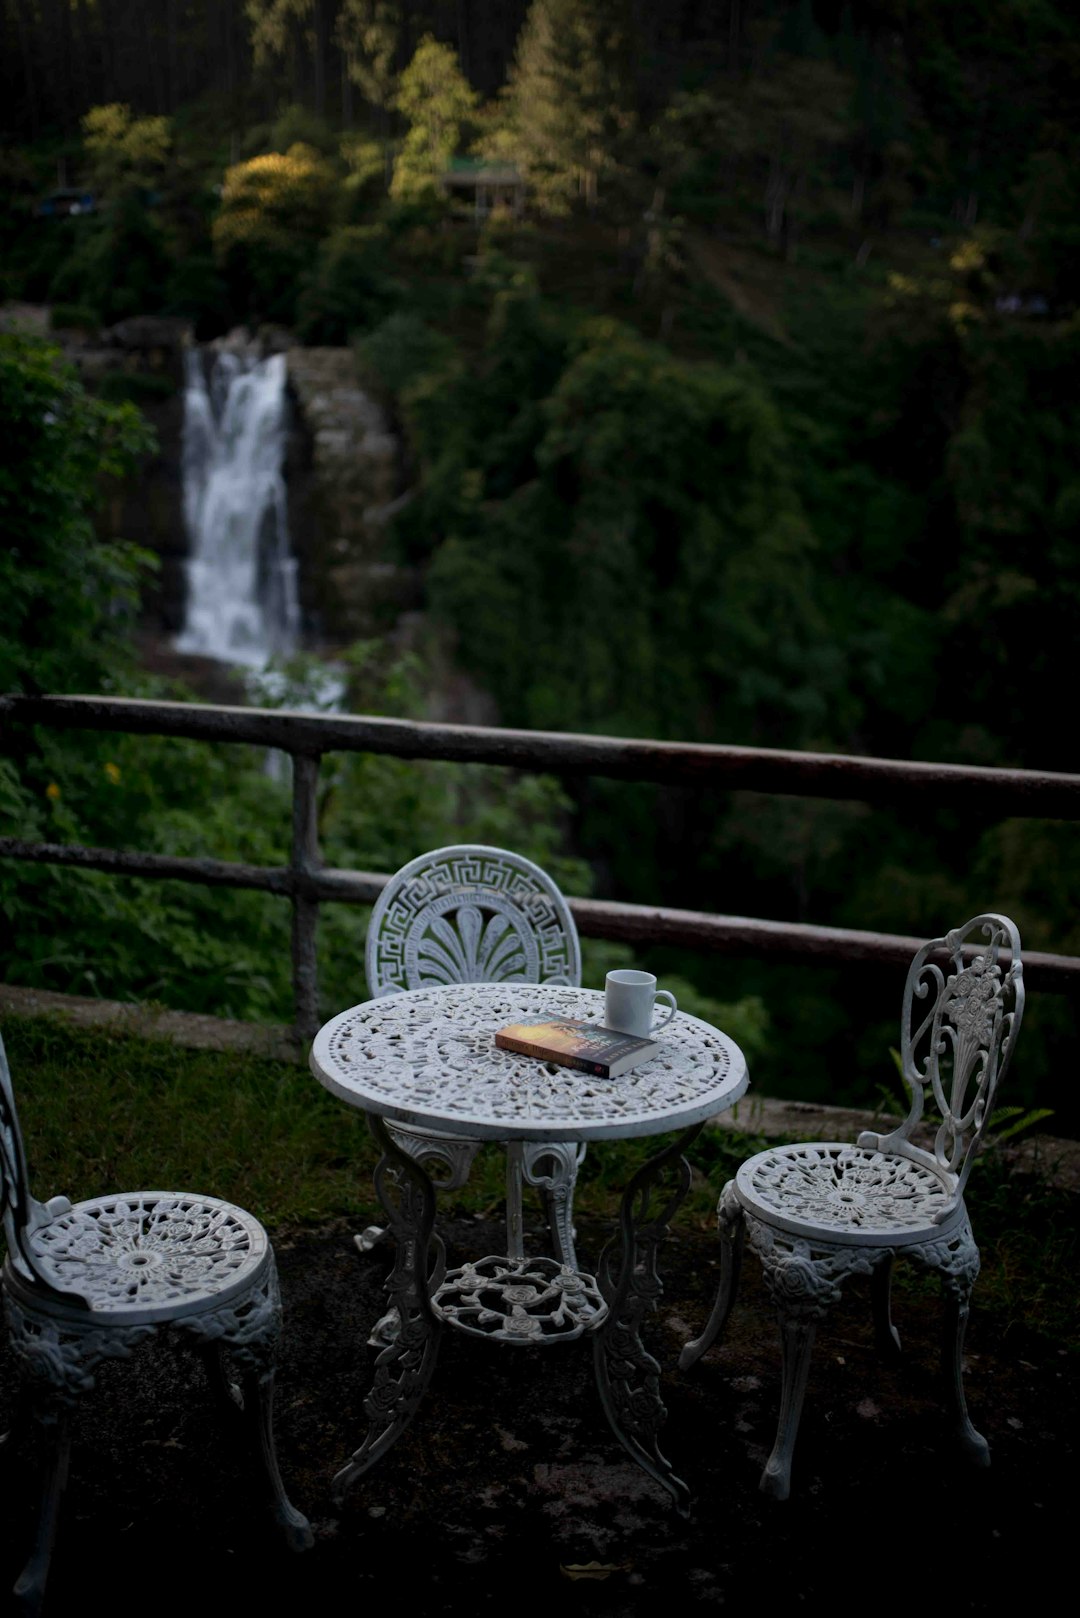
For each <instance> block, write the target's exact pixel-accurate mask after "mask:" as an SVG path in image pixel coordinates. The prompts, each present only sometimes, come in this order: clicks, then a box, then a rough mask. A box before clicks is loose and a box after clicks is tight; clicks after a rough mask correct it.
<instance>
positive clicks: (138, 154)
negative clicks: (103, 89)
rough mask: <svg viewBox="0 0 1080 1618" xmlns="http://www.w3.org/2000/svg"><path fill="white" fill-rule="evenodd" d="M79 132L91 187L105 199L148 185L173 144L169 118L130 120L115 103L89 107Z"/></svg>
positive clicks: (124, 108) (126, 110)
mask: <svg viewBox="0 0 1080 1618" xmlns="http://www.w3.org/2000/svg"><path fill="white" fill-rule="evenodd" d="M82 131H83V146H84V148H85V150H86V153H87V156H88V157H89V159H90V164H91V169H92V172H93V177H94V184H95V185H96V186H97V188H98V190H99V191H101V192H103V193H104V194H105V195H107V196H111V195H115V194H116V192H117V191H119V190H121V189H125V188H127V187H131V186H135V187H138V186H148V185H150V184H151V183H152V182H153V180H154V179H155V177H156V176H157V174H158V173H159V172H160V170H161V169H162V168H163V167H164V165H165V162H166V160H167V159H168V156H169V147H170V145H171V142H172V132H171V128H170V124H169V120H168V118H133V117H132V115H131V108H130V107H128V106H125V105H124V104H123V103H122V102H118V101H113V102H110V103H109V104H108V105H107V106H103V107H91V108H90V111H89V112H88V113H87V114H86V116H85V118H84V119H83V121H82Z"/></svg>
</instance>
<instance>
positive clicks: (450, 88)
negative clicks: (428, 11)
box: [391, 34, 477, 197]
mask: <svg viewBox="0 0 1080 1618" xmlns="http://www.w3.org/2000/svg"><path fill="white" fill-rule="evenodd" d="M476 100H477V98H476V92H475V91H474V90H473V89H472V87H471V86H470V84H469V82H468V80H467V79H466V77H465V75H464V74H463V73H462V71H461V67H460V64H459V63H458V59H457V53H456V51H454V50H453V49H452V48H451V47H450V46H449V45H440V43H439V41H438V40H437V39H435V38H434V37H433V36H432V35H431V34H425V35H424V37H423V39H422V40H421V41H420V43H419V45H418V46H417V47H416V54H415V56H414V57H413V59H412V61H411V62H410V63H409V65H408V67H407V68H406V69H405V71H404V72H403V73H402V75H401V85H400V87H399V89H398V94H397V102H396V105H397V108H398V110H399V112H402V113H404V115H405V117H406V118H407V119H408V121H409V129H408V133H407V134H406V136H405V139H404V141H403V142H402V146H401V151H400V152H399V154H398V158H397V162H396V163H395V164H394V178H393V182H392V185H391V191H392V192H393V194H394V195H395V196H400V197H403V196H415V195H417V194H418V193H420V192H424V191H430V190H432V189H433V187H434V185H435V182H436V180H437V179H438V177H439V175H440V174H442V173H443V171H444V170H445V169H446V167H447V165H448V163H449V162H450V159H451V158H452V157H453V156H454V154H455V152H457V151H459V150H460V149H461V146H462V143H463V140H464V134H463V130H464V129H465V127H466V126H467V125H468V124H469V123H470V121H471V120H472V117H473V115H474V113H475V110H476Z"/></svg>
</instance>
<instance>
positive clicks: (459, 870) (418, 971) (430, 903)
mask: <svg viewBox="0 0 1080 1618" xmlns="http://www.w3.org/2000/svg"><path fill="white" fill-rule="evenodd" d="M366 968H367V980H368V989H369V991H370V993H371V996H372V998H373V999H377V998H378V997H379V996H381V995H386V994H397V993H400V992H401V991H403V990H407V989H422V988H430V987H433V986H435V985H438V984H449V983H510V982H518V983H551V984H571V985H576V984H579V983H580V982H581V948H580V945H579V943H578V934H577V928H576V926H575V925H574V918H573V916H572V915H571V914H570V908H569V906H568V905H567V903H566V900H565V899H564V898H563V896H562V894H561V893H560V892H559V889H558V888H557V887H556V885H555V883H554V882H553V881H552V880H551V878H550V877H549V876H548V874H547V873H546V871H543V870H541V868H540V867H539V866H538V865H534V864H533V862H532V860H527V859H525V858H524V857H523V856H522V855H520V854H514V853H511V852H510V851H509V850H508V849H505V848H489V847H486V846H485V845H483V844H479V843H461V844H457V845H455V846H453V847H450V848H436V849H433V850H431V852H429V853H427V854H421V855H420V856H419V857H418V858H417V859H414V860H410V861H409V863H408V864H407V865H403V866H402V867H401V869H400V870H399V871H398V872H397V873H396V875H394V876H392V877H391V878H390V881H389V882H388V883H387V885H386V887H385V888H384V889H383V891H382V893H381V894H380V895H379V899H378V902H377V903H376V905H375V907H374V909H373V911H372V914H371V922H370V925H369V927H368V934H367V949H366ZM390 1133H391V1134H392V1135H393V1137H394V1140H395V1141H396V1142H397V1143H398V1145H399V1146H400V1147H401V1148H402V1149H403V1150H404V1151H406V1152H408V1153H409V1155H410V1156H411V1157H413V1158H415V1159H416V1160H417V1161H419V1162H420V1163H421V1164H423V1165H424V1166H425V1167H428V1168H431V1167H436V1168H439V1169H441V1170H442V1174H441V1176H440V1178H439V1179H438V1181H437V1182H436V1183H437V1185H438V1186H439V1187H440V1188H441V1189H445V1190H450V1189H455V1188H457V1187H459V1186H462V1185H464V1184H465V1182H466V1180H467V1179H468V1175H469V1169H470V1167H471V1165H472V1161H473V1158H474V1157H475V1156H476V1153H477V1151H478V1150H479V1142H478V1141H476V1140H466V1139H463V1138H461V1137H458V1136H454V1135H444V1134H442V1133H437V1132H436V1131H435V1130H430V1129H418V1128H415V1127H411V1126H410V1127H408V1128H406V1127H405V1126H404V1125H402V1124H394V1125H393V1127H392V1128H391V1131H390ZM506 1152H507V1175H506V1220H507V1252H508V1254H509V1256H510V1257H518V1258H520V1257H524V1248H523V1245H522V1242H523V1235H522V1207H521V1198H522V1183H523V1182H524V1183H525V1184H528V1185H531V1186H534V1187H537V1188H538V1189H539V1190H540V1191H542V1192H543V1193H544V1195H545V1198H546V1202H547V1212H548V1218H549V1221H550V1224H551V1232H552V1239H553V1242H554V1246H555V1251H556V1254H557V1255H558V1257H559V1258H560V1259H561V1260H562V1262H563V1263H565V1264H568V1265H570V1266H571V1268H573V1269H576V1268H577V1260H576V1258H575V1254H574V1233H573V1195H574V1184H575V1182H576V1180H577V1171H578V1166H579V1164H580V1163H581V1160H582V1158H583V1157H584V1155H585V1148H584V1146H579V1145H577V1144H572V1143H552V1144H549V1143H539V1142H534V1141H515V1142H512V1143H509V1144H508V1145H507V1147H506ZM379 1234H380V1233H379V1232H378V1231H377V1229H376V1228H374V1227H373V1228H372V1229H371V1230H369V1231H366V1232H365V1233H364V1235H363V1236H361V1237H358V1238H357V1240H358V1243H359V1245H360V1246H361V1248H366V1247H368V1246H370V1245H371V1244H372V1242H373V1241H374V1240H376V1239H377V1238H378V1235H379Z"/></svg>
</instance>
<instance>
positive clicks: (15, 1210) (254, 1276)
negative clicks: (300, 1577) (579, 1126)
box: [0, 1039, 312, 1612]
mask: <svg viewBox="0 0 1080 1618" xmlns="http://www.w3.org/2000/svg"><path fill="white" fill-rule="evenodd" d="M0 1212H2V1215H3V1226H4V1235H5V1237H6V1239H7V1249H8V1252H7V1262H6V1264H5V1265H4V1271H3V1292H4V1313H5V1316H6V1320H7V1327H8V1333H9V1336H10V1340H11V1346H12V1350H13V1352H14V1356H15V1360H16V1363H17V1365H18V1367H19V1371H20V1374H21V1377H22V1381H23V1385H24V1391H25V1393H26V1395H27V1398H26V1404H27V1406H28V1408H29V1413H30V1414H31V1415H32V1417H33V1418H34V1421H35V1424H36V1426H37V1427H38V1429H39V1430H40V1432H41V1433H42V1434H43V1436H44V1437H46V1438H47V1439H49V1440H50V1453H49V1455H48V1457H47V1459H46V1462H45V1465H44V1468H43V1490H42V1502H41V1509H40V1512H39V1515H38V1523H37V1531H36V1536H35V1542H34V1546H33V1549H32V1551H31V1554H30V1557H29V1560H28V1561H27V1564H26V1566H25V1568H24V1569H23V1572H22V1574H21V1576H20V1578H19V1580H18V1583H17V1584H16V1586H15V1594H16V1596H17V1598H18V1599H19V1602H20V1604H21V1606H22V1608H23V1609H24V1610H25V1611H28V1612H37V1610H38V1609H39V1607H40V1605H41V1602H42V1600H43V1598H44V1593H45V1583H46V1579H47V1578H48V1571H49V1561H50V1558H51V1555H52V1547H53V1541H54V1539H55V1534H56V1523H57V1517H58V1514H59V1507H60V1496H61V1494H62V1491H63V1487H64V1482H65V1479H66V1475H67V1458H68V1449H69V1436H68V1428H69V1418H70V1414H71V1410H72V1407H73V1406H75V1405H77V1404H78V1402H79V1400H80V1399H82V1398H83V1397H84V1395H85V1394H87V1393H88V1392H89V1391H90V1390H91V1389H92V1388H93V1386H94V1373H95V1371H96V1369H97V1367H98V1366H99V1365H100V1363H101V1362H102V1361H103V1360H107V1359H127V1358H128V1357H129V1356H130V1355H131V1352H132V1350H133V1348H134V1347H135V1345H136V1344H137V1343H140V1342H142V1341H143V1340H144V1339H145V1338H149V1337H152V1336H154V1335H155V1334H156V1333H158V1332H162V1331H166V1330H169V1331H172V1332H174V1333H176V1334H177V1335H178V1337H179V1338H180V1339H182V1340H184V1341H186V1342H187V1343H189V1344H190V1345H191V1346H192V1347H193V1348H195V1349H196V1350H198V1351H199V1352H200V1354H201V1355H202V1357H203V1359H204V1361H205V1363H206V1367H207V1370H208V1372H209V1374H210V1377H211V1382H212V1385H213V1387H214V1389H215V1392H216V1394H217V1395H218V1401H219V1404H220V1406H221V1408H222V1411H223V1413H224V1414H227V1416H228V1417H229V1419H233V1418H235V1419H236V1420H237V1421H238V1422H240V1421H242V1422H244V1423H245V1424H246V1426H247V1428H248V1431H249V1438H250V1440H251V1441H252V1442H253V1445H254V1450H255V1456H256V1459H257V1462H258V1465H259V1468H260V1470H261V1473H262V1480H263V1488H264V1490H265V1492H266V1495H267V1498H268V1503H269V1505H270V1508H271V1511H272V1513H273V1516H274V1519H275V1520H276V1522H277V1524H278V1525H279V1527H280V1528H281V1530H282V1531H283V1533H284V1535H285V1538H286V1541H287V1542H288V1544H289V1545H290V1546H291V1547H292V1549H294V1550H304V1549H306V1548H307V1547H308V1546H310V1545H311V1543H312V1534H311V1529H310V1528H309V1526H308V1523H307V1519H306V1518H305V1517H303V1516H301V1514H300V1513H299V1512H298V1511H297V1510H296V1508H295V1507H294V1506H292V1505H290V1503H289V1501H288V1499H287V1498H286V1496H285V1491H284V1488H283V1487H282V1482H281V1475H280V1473H279V1471H278V1465H277V1459H276V1457H275V1453H274V1435H273V1423H272V1404H273V1384H274V1357H275V1351H276V1347H277V1342H278V1338H279V1336H280V1331H281V1301H280V1296H279V1293H278V1284H277V1275H276V1271H275V1267H274V1254H273V1250H272V1248H271V1246H270V1242H269V1239H268V1237H267V1234H266V1232H265V1230H264V1229H263V1227H262V1225H260V1224H259V1222H258V1220H256V1219H255V1218H254V1217H253V1216H252V1215H251V1214H249V1213H246V1212H245V1210H244V1209H243V1208H237V1207H235V1206H233V1204H231V1203H228V1202H222V1201H221V1200H220V1198H217V1197H207V1196H196V1195H192V1194H190V1193H187V1192H179V1191H133V1192H127V1193H119V1194H113V1195H109V1196H104V1197H94V1198H92V1199H91V1200H90V1201H87V1202H77V1203H76V1204H75V1205H74V1206H72V1204H71V1203H70V1202H69V1201H68V1199H67V1197H53V1198H51V1200H50V1201H48V1202H45V1203H41V1202H37V1201H36V1200H35V1199H34V1198H33V1197H32V1196H31V1195H30V1190H29V1185H28V1181H27V1174H26V1157H25V1152H24V1148H23V1140H22V1134H21V1132H20V1129H19V1119H18V1114H17V1112H16V1108H15V1097H14V1093H13V1090H12V1086H11V1075H10V1073H9V1070H8V1065H7V1057H6V1054H5V1051H4V1044H3V1040H2V1039H0ZM229 1368H233V1369H235V1371H236V1373H237V1376H238V1381H239V1385H238V1386H234V1385H233V1384H232V1383H231V1382H230V1381H229V1379H228V1375H227V1372H228V1369H229Z"/></svg>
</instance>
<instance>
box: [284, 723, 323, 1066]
mask: <svg viewBox="0 0 1080 1618" xmlns="http://www.w3.org/2000/svg"><path fill="white" fill-rule="evenodd" d="M291 757H292V772H293V814H292V859H291V861H290V868H291V871H292V879H293V889H292V979H293V1026H294V1028H295V1030H296V1035H297V1038H298V1039H299V1040H300V1041H301V1042H305V1041H307V1040H309V1039H311V1038H312V1037H313V1036H314V1034H315V1032H316V1030H317V1029H318V1026H319V971H318V965H317V961H316V950H315V935H316V930H317V928H318V923H319V901H318V899H316V898H314V897H313V896H312V895H311V894H310V893H309V892H307V891H306V884H305V881H304V878H305V877H307V876H314V875H315V873H316V872H318V871H319V870H321V868H322V855H321V854H320V852H319V819H318V802H317V795H316V789H317V787H318V784H319V760H320V757H321V754H319V753H316V754H314V755H313V756H312V757H309V756H308V755H307V754H305V753H293V754H292V755H291Z"/></svg>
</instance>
